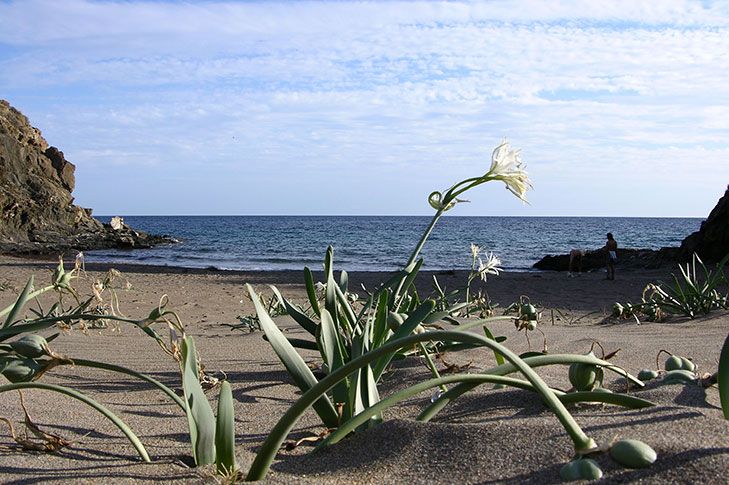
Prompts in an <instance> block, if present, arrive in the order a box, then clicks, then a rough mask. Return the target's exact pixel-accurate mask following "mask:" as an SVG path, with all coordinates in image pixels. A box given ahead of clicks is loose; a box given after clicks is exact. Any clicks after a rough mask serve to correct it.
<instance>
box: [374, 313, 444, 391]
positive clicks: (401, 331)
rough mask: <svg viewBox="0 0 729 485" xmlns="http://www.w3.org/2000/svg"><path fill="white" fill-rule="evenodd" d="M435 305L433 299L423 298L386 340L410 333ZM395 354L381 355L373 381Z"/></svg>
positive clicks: (378, 376)
mask: <svg viewBox="0 0 729 485" xmlns="http://www.w3.org/2000/svg"><path fill="white" fill-rule="evenodd" d="M434 307H435V302H434V301H433V300H425V302H423V304H422V305H420V306H419V307H418V308H417V309H416V310H415V311H414V312H412V313H411V314H410V315H408V317H407V318H406V319H405V321H404V322H402V325H400V328H398V329H397V331H396V332H394V333H393V334H392V335H391V336H390V338H388V339H387V341H386V342H393V341H395V340H398V339H400V338H402V337H406V336H408V335H410V334H411V333H412V332H413V330H415V328H416V327H417V326H418V325H420V323H421V322H422V321H423V320H424V319H425V317H427V316H428V315H430V312H432V311H433V308H434ZM394 355H395V353H394V352H393V353H392V354H388V355H386V356H383V357H382V358H380V359H379V360H378V361H377V363H376V364H375V366H374V371H373V372H374V379H375V382H378V381H379V380H380V377H382V373H383V372H385V369H386V368H387V365H388V364H389V363H390V361H391V360H392V357H393V356H394Z"/></svg>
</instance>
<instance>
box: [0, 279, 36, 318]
mask: <svg viewBox="0 0 729 485" xmlns="http://www.w3.org/2000/svg"><path fill="white" fill-rule="evenodd" d="M32 291H33V276H32V275H31V277H30V278H29V279H28V282H27V283H26V284H25V288H23V291H22V292H21V293H20V295H19V296H18V299H17V300H15V304H14V305H13V308H12V309H11V310H10V313H9V314H8V318H7V319H5V323H4V324H3V328H8V327H9V326H11V325H12V324H13V322H15V320H16V319H17V318H18V315H20V311H21V310H22V309H23V307H24V306H25V304H26V303H27V302H28V299H29V295H30V294H31V292H32Z"/></svg>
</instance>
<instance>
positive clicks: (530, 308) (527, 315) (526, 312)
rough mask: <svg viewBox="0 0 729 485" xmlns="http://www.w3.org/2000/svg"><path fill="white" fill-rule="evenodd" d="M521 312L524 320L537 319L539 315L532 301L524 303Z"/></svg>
mask: <svg viewBox="0 0 729 485" xmlns="http://www.w3.org/2000/svg"><path fill="white" fill-rule="evenodd" d="M520 313H521V319H522V320H536V319H537V317H538V315H537V309H536V308H535V307H534V305H532V304H531V303H524V304H523V305H522V306H521V309H520Z"/></svg>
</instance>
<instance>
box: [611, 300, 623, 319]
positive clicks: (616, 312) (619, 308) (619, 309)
mask: <svg viewBox="0 0 729 485" xmlns="http://www.w3.org/2000/svg"><path fill="white" fill-rule="evenodd" d="M622 315H623V305H621V304H620V303H618V302H617V301H616V302H615V303H613V316H614V317H620V316H622Z"/></svg>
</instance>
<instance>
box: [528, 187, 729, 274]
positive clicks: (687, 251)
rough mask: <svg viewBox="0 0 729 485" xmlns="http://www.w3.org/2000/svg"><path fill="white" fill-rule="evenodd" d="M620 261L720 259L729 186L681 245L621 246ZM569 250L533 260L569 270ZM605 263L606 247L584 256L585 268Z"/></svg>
mask: <svg viewBox="0 0 729 485" xmlns="http://www.w3.org/2000/svg"><path fill="white" fill-rule="evenodd" d="M617 253H618V261H619V264H620V266H621V267H623V268H626V267H627V268H644V269H656V268H660V267H662V266H665V265H668V264H674V263H681V262H687V261H690V260H691V258H692V256H693V254H694V253H696V254H697V255H698V256H699V257H700V258H701V260H702V261H703V262H704V263H706V264H711V263H718V262H719V261H721V259H722V258H723V257H724V256H726V255H727V254H729V186H727V190H726V191H725V192H724V195H723V196H722V197H721V198H720V199H719V202H717V204H716V206H715V207H714V209H713V210H712V211H711V213H710V214H709V217H707V219H706V220H705V221H703V222H702V223H701V227H700V228H699V230H698V231H696V232H694V233H693V234H690V235H689V236H688V237H686V238H685V239H684V240H683V241H682V242H681V246H680V247H678V248H661V249H659V250H657V251H656V250H652V249H628V248H618V251H617ZM569 261H570V257H569V254H558V255H547V256H545V257H543V258H542V259H540V260H539V261H537V262H536V263H534V266H533V267H534V268H536V269H542V270H552V271H567V269H568V267H569ZM604 267H605V249H604V248H598V249H593V250H588V251H587V252H586V253H585V256H584V257H583V258H582V270H583V271H594V270H597V269H601V268H604Z"/></svg>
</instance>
